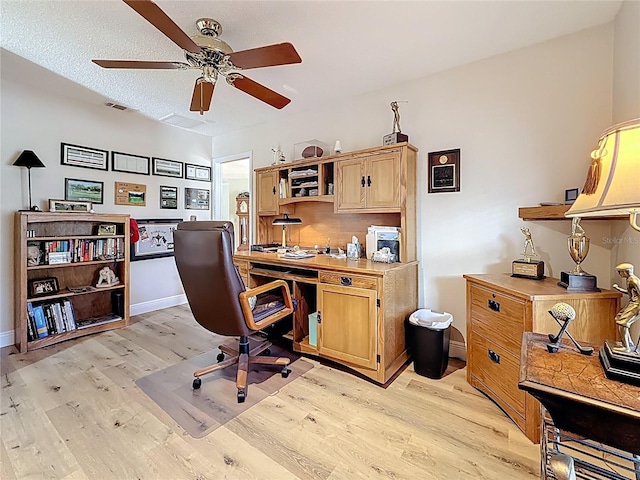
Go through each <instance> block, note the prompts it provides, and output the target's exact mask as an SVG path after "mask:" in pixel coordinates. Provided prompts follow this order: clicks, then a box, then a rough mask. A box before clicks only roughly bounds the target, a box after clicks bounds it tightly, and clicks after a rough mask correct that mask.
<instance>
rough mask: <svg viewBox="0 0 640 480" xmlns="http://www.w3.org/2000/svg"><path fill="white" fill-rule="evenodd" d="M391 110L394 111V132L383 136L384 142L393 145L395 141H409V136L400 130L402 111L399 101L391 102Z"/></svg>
mask: <svg viewBox="0 0 640 480" xmlns="http://www.w3.org/2000/svg"><path fill="white" fill-rule="evenodd" d="M404 103H406V102H404ZM391 111H392V112H393V132H391V133H390V134H388V135H385V136H384V137H382V144H383V145H393V144H395V143H400V142H408V141H409V137H408V136H407V135H405V134H404V133H402V131H401V130H400V111H399V110H398V102H391Z"/></svg>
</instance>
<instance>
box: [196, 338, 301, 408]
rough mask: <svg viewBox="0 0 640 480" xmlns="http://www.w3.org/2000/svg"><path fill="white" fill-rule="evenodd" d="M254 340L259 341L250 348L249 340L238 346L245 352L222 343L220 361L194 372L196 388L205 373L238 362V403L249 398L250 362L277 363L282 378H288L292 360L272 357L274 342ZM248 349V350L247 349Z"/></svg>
mask: <svg viewBox="0 0 640 480" xmlns="http://www.w3.org/2000/svg"><path fill="white" fill-rule="evenodd" d="M253 340H257V343H255V342H254V343H252V348H251V349H248V346H249V343H248V342H244V343H243V342H241V343H240V344H238V346H239V347H240V348H241V349H243V350H245V352H244V353H241V352H240V351H239V350H240V348H235V346H231V345H227V344H222V345H220V346H219V347H218V348H219V349H220V353H219V354H218V355H217V357H216V359H217V361H218V363H217V364H216V365H211V366H209V367H205V368H202V369H200V370H198V371H196V372H194V373H193V376H194V377H195V378H194V380H193V384H192V387H193V389H194V390H199V389H200V388H201V387H202V379H201V378H200V377H202V376H203V375H207V374H209V373H213V372H215V371H217V370H221V369H223V368H225V367H228V366H229V365H233V364H236V363H237V364H238V373H237V376H236V387H237V389H238V394H237V400H238V403H243V402H244V401H245V400H246V398H247V390H248V385H247V373H248V370H249V364H258V365H275V366H279V367H282V369H281V370H280V375H282V378H287V377H288V376H289V374H290V373H291V370H290V369H289V368H287V366H288V365H289V364H290V363H291V360H290V359H288V358H287V357H271V356H269V354H270V353H271V349H270V347H271V346H272V343H271V342H269V341H268V340H263V339H261V338H255V337H254V338H253ZM246 350H248V351H246ZM226 355H228V356H229V358H227V359H226V360H225V356H226Z"/></svg>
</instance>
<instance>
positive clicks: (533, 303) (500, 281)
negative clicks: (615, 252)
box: [464, 274, 621, 443]
mask: <svg viewBox="0 0 640 480" xmlns="http://www.w3.org/2000/svg"><path fill="white" fill-rule="evenodd" d="M464 278H465V279H466V280H467V345H468V346H467V350H468V351H467V381H468V382H469V383H470V384H471V385H472V386H474V387H475V388H477V389H478V390H480V391H482V392H483V393H484V394H485V395H487V396H488V397H489V398H491V399H492V400H493V401H494V402H496V403H497V404H498V405H499V406H500V408H502V410H504V411H505V412H506V414H507V415H508V416H509V418H511V420H513V421H514V423H515V424H516V425H518V427H519V428H520V429H521V430H522V431H523V432H524V434H525V435H526V436H527V438H529V439H530V440H531V441H532V442H534V443H537V442H539V441H540V404H539V403H538V401H537V400H535V399H534V398H533V397H532V396H531V395H529V394H528V393H525V392H523V391H522V390H519V389H518V377H519V369H520V350H521V345H522V335H523V333H524V332H538V333H558V330H559V329H560V327H559V325H558V324H557V323H556V322H555V320H554V319H553V317H551V315H549V313H548V312H549V310H551V307H553V305H554V304H556V303H558V302H564V303H568V304H569V305H571V306H572V307H573V308H574V309H575V311H576V318H575V320H573V322H572V323H571V324H570V326H569V331H570V332H571V334H572V335H573V336H574V338H575V339H576V340H578V341H584V342H591V343H595V344H600V343H602V342H604V340H605V339H615V338H617V332H616V328H615V324H614V322H613V317H614V316H615V314H616V313H617V312H618V310H619V308H620V297H621V295H620V294H619V293H618V292H616V291H612V290H604V289H603V290H602V291H601V292H590V293H568V292H567V291H566V290H565V289H564V288H562V287H559V286H557V282H558V280H557V279H554V278H546V279H544V280H529V279H524V278H514V277H511V276H510V275H508V274H497V275H464ZM550 355H551V354H550Z"/></svg>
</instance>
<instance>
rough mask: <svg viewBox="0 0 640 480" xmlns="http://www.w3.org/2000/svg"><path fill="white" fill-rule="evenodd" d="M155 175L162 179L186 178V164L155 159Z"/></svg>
mask: <svg viewBox="0 0 640 480" xmlns="http://www.w3.org/2000/svg"><path fill="white" fill-rule="evenodd" d="M152 160H153V174H154V175H159V176H161V177H175V178H182V177H184V173H183V171H184V163H182V162H176V161H173V160H165V159H164V158H156V157H153V159H152Z"/></svg>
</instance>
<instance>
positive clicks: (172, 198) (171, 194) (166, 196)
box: [160, 185, 178, 210]
mask: <svg viewBox="0 0 640 480" xmlns="http://www.w3.org/2000/svg"><path fill="white" fill-rule="evenodd" d="M160 208H168V209H171V210H176V209H177V208H178V187H170V186H166V185H160Z"/></svg>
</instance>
